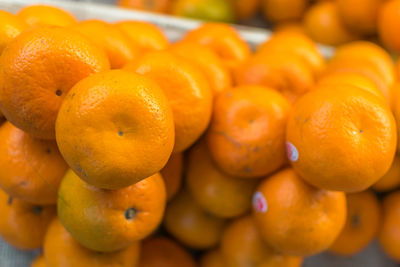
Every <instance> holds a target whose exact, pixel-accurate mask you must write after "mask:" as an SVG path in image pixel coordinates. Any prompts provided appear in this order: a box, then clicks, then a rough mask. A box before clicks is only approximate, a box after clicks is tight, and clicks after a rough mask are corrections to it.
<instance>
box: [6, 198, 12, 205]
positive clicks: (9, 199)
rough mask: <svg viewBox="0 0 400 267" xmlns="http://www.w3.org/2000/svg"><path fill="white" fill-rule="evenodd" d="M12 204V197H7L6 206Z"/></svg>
mask: <svg viewBox="0 0 400 267" xmlns="http://www.w3.org/2000/svg"><path fill="white" fill-rule="evenodd" d="M12 202H13V198H12V197H8V200H7V205H9V206H10V205H11V204H12Z"/></svg>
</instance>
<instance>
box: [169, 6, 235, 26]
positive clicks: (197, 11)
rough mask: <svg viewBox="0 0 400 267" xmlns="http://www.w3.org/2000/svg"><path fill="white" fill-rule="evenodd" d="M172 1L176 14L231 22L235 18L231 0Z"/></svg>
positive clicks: (172, 10)
mask: <svg viewBox="0 0 400 267" xmlns="http://www.w3.org/2000/svg"><path fill="white" fill-rule="evenodd" d="M172 3H173V4H172V7H171V14H172V15H174V16H179V17H187V18H193V19H200V20H206V21H207V20H209V21H221V22H231V23H232V22H234V20H235V11H234V8H233V6H232V4H231V3H230V0H175V1H173V2H172Z"/></svg>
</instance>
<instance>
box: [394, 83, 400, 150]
mask: <svg viewBox="0 0 400 267" xmlns="http://www.w3.org/2000/svg"><path fill="white" fill-rule="evenodd" d="M392 92H393V99H392V110H393V114H394V118H395V120H396V124H397V125H398V126H400V82H397V83H395V84H394V85H393V87H392ZM397 136H400V127H397ZM397 151H399V152H400V142H398V143H397Z"/></svg>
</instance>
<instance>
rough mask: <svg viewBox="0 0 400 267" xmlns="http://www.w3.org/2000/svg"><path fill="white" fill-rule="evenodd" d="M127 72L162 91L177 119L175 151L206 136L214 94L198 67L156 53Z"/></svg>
mask: <svg viewBox="0 0 400 267" xmlns="http://www.w3.org/2000/svg"><path fill="white" fill-rule="evenodd" d="M125 69H126V70H129V71H133V72H136V73H139V74H142V75H145V76H147V77H148V78H150V79H152V80H153V81H155V82H157V83H158V84H159V85H160V87H161V88H162V89H163V91H164V93H165V95H166V96H167V98H168V100H169V104H170V105H171V108H172V113H173V116H174V123H175V147H174V152H182V151H184V150H185V149H187V148H188V147H190V146H191V145H192V144H193V143H194V142H195V141H196V140H197V139H198V138H199V137H200V136H201V135H202V134H203V133H204V131H205V130H206V129H207V126H208V124H209V122H210V118H211V111H212V91H211V88H210V86H209V84H208V81H207V78H206V77H205V75H204V74H203V73H202V71H201V70H200V69H199V68H197V67H196V66H195V65H193V64H191V63H190V62H189V61H187V60H185V59H183V58H181V57H178V56H175V55H173V54H172V53H169V52H167V51H155V52H149V53H147V54H145V55H143V56H142V57H140V58H139V59H137V60H136V61H133V62H131V63H129V64H127V65H126V66H125Z"/></svg>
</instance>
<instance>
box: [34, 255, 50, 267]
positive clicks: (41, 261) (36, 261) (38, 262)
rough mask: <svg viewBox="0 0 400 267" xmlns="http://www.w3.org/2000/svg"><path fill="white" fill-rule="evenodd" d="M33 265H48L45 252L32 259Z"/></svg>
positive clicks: (36, 266) (38, 266)
mask: <svg viewBox="0 0 400 267" xmlns="http://www.w3.org/2000/svg"><path fill="white" fill-rule="evenodd" d="M31 267H47V263H46V259H45V258H44V256H43V254H39V256H37V257H36V258H35V259H34V260H33V261H32V264H31Z"/></svg>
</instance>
